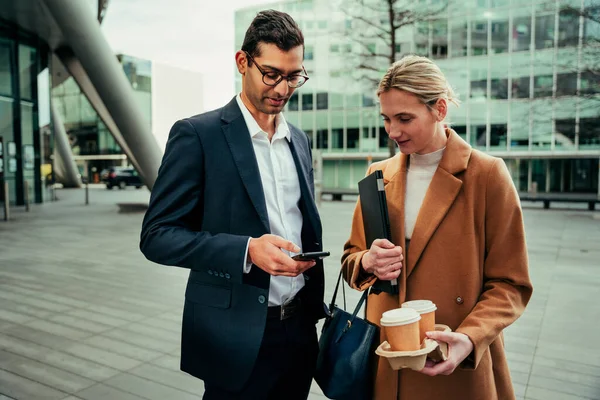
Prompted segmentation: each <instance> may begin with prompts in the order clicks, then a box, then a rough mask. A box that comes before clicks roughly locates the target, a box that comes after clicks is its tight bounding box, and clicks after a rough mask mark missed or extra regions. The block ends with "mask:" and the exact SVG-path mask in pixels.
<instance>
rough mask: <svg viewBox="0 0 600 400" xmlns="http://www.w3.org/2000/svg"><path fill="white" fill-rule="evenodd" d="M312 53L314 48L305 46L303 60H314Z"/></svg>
mask: <svg viewBox="0 0 600 400" xmlns="http://www.w3.org/2000/svg"><path fill="white" fill-rule="evenodd" d="M314 51H315V48H314V47H313V46H306V47H305V48H304V59H305V60H313V59H314Z"/></svg>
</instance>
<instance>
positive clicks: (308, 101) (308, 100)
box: [302, 93, 313, 110]
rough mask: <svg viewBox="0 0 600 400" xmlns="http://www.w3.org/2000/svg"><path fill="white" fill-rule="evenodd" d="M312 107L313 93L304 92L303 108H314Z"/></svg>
mask: <svg viewBox="0 0 600 400" xmlns="http://www.w3.org/2000/svg"><path fill="white" fill-rule="evenodd" d="M312 109H313V95H312V93H303V94H302V110H312Z"/></svg>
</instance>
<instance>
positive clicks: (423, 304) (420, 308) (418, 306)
mask: <svg viewBox="0 0 600 400" xmlns="http://www.w3.org/2000/svg"><path fill="white" fill-rule="evenodd" d="M402 308H412V309H413V310H415V311H417V312H418V313H419V314H427V313H429V312H432V311H435V310H437V307H436V305H435V304H433V302H432V301H431V300H412V301H407V302H404V303H402Z"/></svg>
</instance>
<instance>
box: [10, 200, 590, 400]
mask: <svg viewBox="0 0 600 400" xmlns="http://www.w3.org/2000/svg"><path fill="white" fill-rule="evenodd" d="M58 197H59V201H57V202H55V203H47V204H44V205H37V206H33V207H32V210H31V212H29V213H25V212H24V211H23V210H21V209H16V210H13V220H12V221H10V222H3V221H0V400H1V399H7V398H8V399H10V398H13V399H19V400H28V399H32V400H33V399H49V400H53V399H56V400H59V399H88V400H96V399H111V400H112V399H115V400H120V399H124V400H131V399H137V400H139V399H149V400H165V399H169V400H183V399H196V400H197V399H200V398H201V396H202V392H203V385H202V382H201V381H199V380H197V379H194V378H192V377H190V376H188V375H186V374H184V373H182V372H180V371H179V351H180V348H179V335H180V318H181V308H182V302H183V293H184V285H185V281H186V276H187V271H185V270H182V269H177V268H167V267H162V266H158V265H155V264H152V263H150V262H148V261H146V260H145V258H144V257H143V256H142V254H141V253H140V252H139V250H138V236H139V230H140V225H141V219H142V214H141V213H139V212H137V213H119V212H118V210H119V209H118V207H117V206H116V204H117V203H119V202H133V203H136V202H147V200H148V192H147V191H146V190H137V191H136V190H134V189H129V190H125V191H116V190H115V191H107V190H103V189H92V190H91V191H90V199H91V204H90V205H89V206H85V205H84V204H83V202H84V194H83V191H82V190H61V191H59V192H58ZM353 207H354V204H353V203H351V202H336V203H332V202H324V203H323V204H322V206H321V213H322V217H323V220H324V221H323V222H324V223H323V225H324V228H325V237H324V243H325V247H326V249H327V250H330V251H331V252H332V257H330V258H329V259H328V260H327V262H326V279H327V294H326V296H327V297H328V298H329V297H330V296H331V292H332V288H333V286H334V284H335V278H336V276H337V271H338V269H337V268H338V261H339V258H340V255H341V249H342V245H343V243H344V241H345V240H346V237H347V235H348V229H349V225H350V217H351V214H352V211H353ZM525 219H526V229H527V238H528V243H529V253H530V259H531V276H532V279H533V282H534V286H535V292H534V296H533V299H532V301H531V303H530V306H529V308H528V309H527V311H526V313H525V315H524V316H523V317H522V318H521V319H520V320H519V321H518V322H517V323H516V324H514V325H513V326H511V327H510V328H509V329H508V330H507V331H506V349H507V353H508V356H509V363H510V368H511V372H512V376H513V380H514V384H515V389H516V392H517V395H518V397H519V398H520V399H532V400H534V399H535V400H554V399H555V400H576V399H600V341H599V340H598V336H599V335H598V330H599V329H600V302H599V301H598V298H599V297H600V212H598V211H596V212H588V211H578V210H573V209H568V210H552V209H551V210H541V209H536V208H528V209H526V210H525ZM357 298H358V296H357V293H356V292H351V300H350V303H351V304H352V303H353V301H356V299H357ZM354 304H355V303H354ZM310 398H311V399H313V400H316V399H324V397H323V396H322V394H321V393H320V391H319V389H318V387H316V385H313V389H312V393H311V397H310Z"/></svg>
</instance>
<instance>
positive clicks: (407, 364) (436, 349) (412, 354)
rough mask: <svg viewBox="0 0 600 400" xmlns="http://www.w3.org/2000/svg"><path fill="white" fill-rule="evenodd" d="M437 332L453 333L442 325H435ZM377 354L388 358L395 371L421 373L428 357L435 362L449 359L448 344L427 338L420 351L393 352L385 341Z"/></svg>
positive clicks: (378, 348)
mask: <svg viewBox="0 0 600 400" xmlns="http://www.w3.org/2000/svg"><path fill="white" fill-rule="evenodd" d="M435 330H436V331H441V332H450V331H451V330H450V327H448V326H447V325H442V324H435ZM375 353H376V354H377V355H378V356H380V357H384V358H387V360H388V361H389V363H390V366H391V367H392V369H394V370H399V369H403V368H410V369H412V370H415V371H420V370H422V369H423V367H425V361H427V358H428V357H429V358H430V359H432V360H434V361H445V360H446V359H447V358H448V344H447V343H443V342H437V341H435V340H433V339H427V338H425V339H424V340H423V343H422V344H421V348H420V349H419V350H414V351H392V350H391V346H390V344H389V343H388V342H387V341H384V342H383V343H381V344H380V345H379V347H377V350H375Z"/></svg>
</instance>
